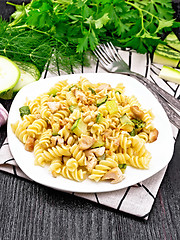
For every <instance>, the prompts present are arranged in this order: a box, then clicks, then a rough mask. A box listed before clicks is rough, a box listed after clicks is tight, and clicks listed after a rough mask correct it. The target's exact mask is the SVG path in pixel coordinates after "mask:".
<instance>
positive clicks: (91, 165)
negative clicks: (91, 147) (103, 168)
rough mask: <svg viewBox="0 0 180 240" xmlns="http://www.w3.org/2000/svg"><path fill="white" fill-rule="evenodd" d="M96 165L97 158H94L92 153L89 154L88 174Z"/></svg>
mask: <svg viewBox="0 0 180 240" xmlns="http://www.w3.org/2000/svg"><path fill="white" fill-rule="evenodd" d="M96 164H97V158H96V157H95V155H94V154H93V153H91V154H90V155H89V156H88V161H87V166H86V168H87V170H88V171H89V172H91V171H92V169H93V168H94V167H95V166H96Z"/></svg>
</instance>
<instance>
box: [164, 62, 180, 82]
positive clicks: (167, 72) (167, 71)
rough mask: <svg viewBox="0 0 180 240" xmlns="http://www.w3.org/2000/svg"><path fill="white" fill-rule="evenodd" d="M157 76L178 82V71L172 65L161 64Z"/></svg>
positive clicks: (179, 72)
mask: <svg viewBox="0 0 180 240" xmlns="http://www.w3.org/2000/svg"><path fill="white" fill-rule="evenodd" d="M159 77H160V78H162V79H164V80H167V81H170V82H174V83H177V84H180V71H178V70H177V69H174V68H172V67H167V66H163V67H162V69H161V71H160V73H159Z"/></svg>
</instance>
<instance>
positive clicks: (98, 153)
mask: <svg viewBox="0 0 180 240" xmlns="http://www.w3.org/2000/svg"><path fill="white" fill-rule="evenodd" d="M104 152H105V147H99V148H95V149H91V150H86V151H85V155H86V157H89V156H91V155H92V154H95V155H96V157H101V156H102V155H103V154H104Z"/></svg>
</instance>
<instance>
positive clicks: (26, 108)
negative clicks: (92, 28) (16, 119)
mask: <svg viewBox="0 0 180 240" xmlns="http://www.w3.org/2000/svg"><path fill="white" fill-rule="evenodd" d="M19 112H20V116H21V117H24V115H29V114H31V111H30V109H29V106H23V107H20V108H19Z"/></svg>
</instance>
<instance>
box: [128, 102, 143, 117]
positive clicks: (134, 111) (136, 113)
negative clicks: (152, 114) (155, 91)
mask: <svg viewBox="0 0 180 240" xmlns="http://www.w3.org/2000/svg"><path fill="white" fill-rule="evenodd" d="M130 110H131V112H132V114H133V116H134V117H135V118H138V119H143V117H144V112H143V111H142V110H140V109H139V107H138V106H135V105H134V106H131V107H130Z"/></svg>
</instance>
